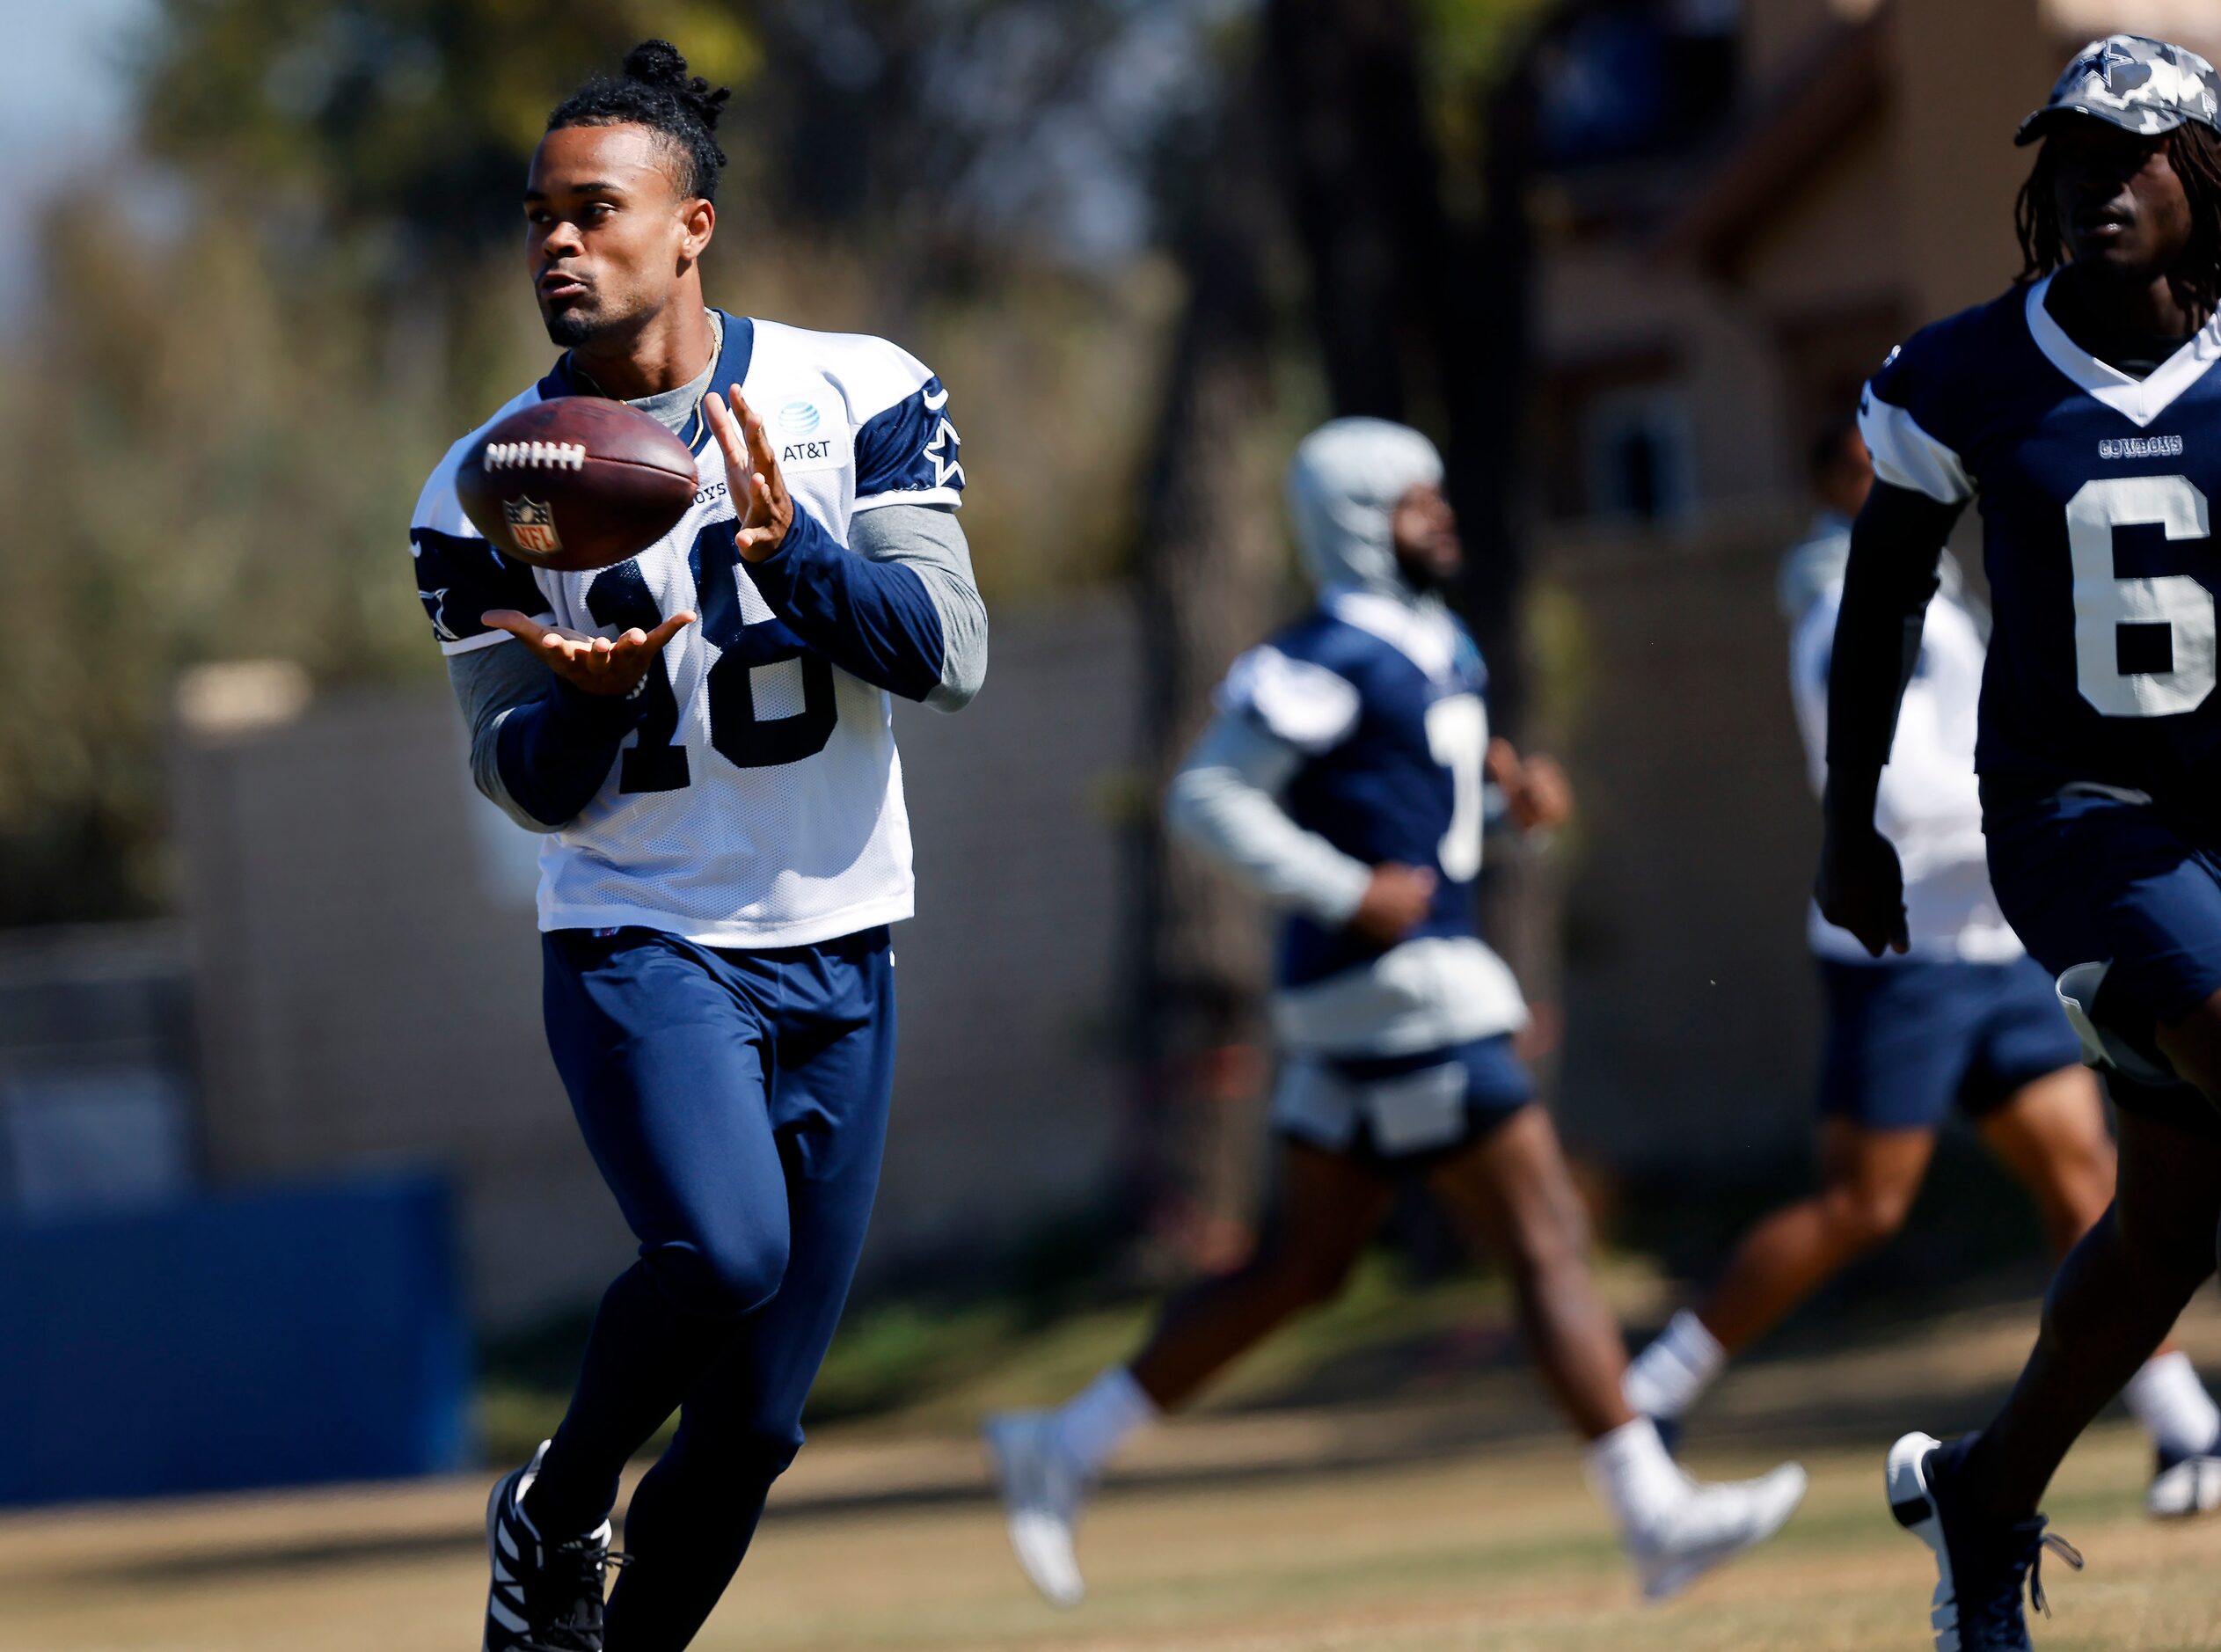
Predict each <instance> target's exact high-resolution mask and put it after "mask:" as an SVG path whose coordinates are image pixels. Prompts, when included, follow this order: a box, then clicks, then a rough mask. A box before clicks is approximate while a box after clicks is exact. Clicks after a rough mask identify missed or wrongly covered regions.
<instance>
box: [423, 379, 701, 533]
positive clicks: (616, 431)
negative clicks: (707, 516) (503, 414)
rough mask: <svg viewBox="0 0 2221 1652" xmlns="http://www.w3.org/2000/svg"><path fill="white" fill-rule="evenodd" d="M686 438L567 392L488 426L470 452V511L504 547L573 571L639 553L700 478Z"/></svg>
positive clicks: (674, 516) (669, 525) (466, 478)
mask: <svg viewBox="0 0 2221 1652" xmlns="http://www.w3.org/2000/svg"><path fill="white" fill-rule="evenodd" d="M700 485H701V484H700V482H699V480H698V478H697V476H696V473H695V470H694V456H693V454H691V453H690V452H689V451H688V450H687V446H686V443H685V442H682V441H680V440H679V439H678V438H677V437H676V436H675V435H672V434H671V433H670V432H669V431H668V430H667V429H665V428H663V427H662V426H661V425H660V424H658V423H657V422H656V421H655V420H653V419H651V418H649V417H648V416H647V414H646V413H640V412H639V411H638V410H636V409H634V408H631V407H627V406H625V404H624V403H623V402H621V401H606V400H604V399H603V398H601V397H599V396H560V397H558V398H555V399H553V400H552V401H543V402H535V403H534V404H533V405H532V406H530V407H522V408H519V409H518V410H517V411H516V412H515V413H511V414H510V415H509V416H508V418H506V419H503V420H499V421H497V422H496V423H494V424H493V426H491V427H490V428H488V429H487V431H486V435H484V436H483V437H482V438H480V440H479V443H478V445H477V446H475V447H473V448H472V449H471V451H470V453H469V454H468V455H467V456H466V457H464V461H463V468H462V470H461V471H458V472H457V475H456V479H455V491H456V493H457V496H458V497H460V499H461V500H462V501H463V509H464V514H465V515H468V516H469V517H470V519H471V522H472V523H476V524H477V526H478V530H479V532H480V533H482V534H484V535H485V536H486V537H487V538H488V539H490V540H492V541H493V544H494V545H497V546H499V547H500V549H501V551H502V552H505V553H506V554H508V555H510V556H513V557H515V558H516V559H517V560H519V561H520V562H530V563H531V564H532V565H533V566H534V567H543V568H562V569H566V570H568V571H570V572H573V573H577V572H582V571H584V570H586V569H589V568H605V567H610V565H612V564H613V563H617V562H622V561H624V560H625V559H626V558H628V557H634V556H638V555H639V553H640V552H643V551H645V550H647V547H648V546H650V545H654V543H655V542H656V541H657V540H658V539H661V537H663V536H664V535H665V534H667V533H668V532H670V531H671V530H672V529H673V528H674V527H675V526H676V525H677V523H678V520H679V518H680V517H682V516H683V515H686V510H687V507H688V506H690V505H691V504H692V503H693V502H694V493H695V490H696V489H697V488H698V487H699V486H700Z"/></svg>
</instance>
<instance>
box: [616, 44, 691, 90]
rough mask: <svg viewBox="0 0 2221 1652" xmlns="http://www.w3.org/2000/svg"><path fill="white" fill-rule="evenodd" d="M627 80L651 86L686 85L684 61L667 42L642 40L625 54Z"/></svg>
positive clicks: (677, 49) (677, 50)
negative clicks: (644, 82) (641, 81)
mask: <svg viewBox="0 0 2221 1652" xmlns="http://www.w3.org/2000/svg"><path fill="white" fill-rule="evenodd" d="M625 78H626V79H628V80H644V81H646V82H647V84H649V85H651V86H683V85H685V84H686V59H684V58H683V57H681V56H680V55H679V48H677V47H676V46H674V45H672V44H671V43H670V41H668V40H642V41H641V42H640V43H639V45H638V46H635V47H634V48H632V50H631V51H629V52H627V53H625Z"/></svg>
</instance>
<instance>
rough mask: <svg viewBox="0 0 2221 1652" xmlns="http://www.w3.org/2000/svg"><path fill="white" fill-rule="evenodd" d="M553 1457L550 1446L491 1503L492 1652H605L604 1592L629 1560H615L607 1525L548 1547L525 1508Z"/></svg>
mask: <svg viewBox="0 0 2221 1652" xmlns="http://www.w3.org/2000/svg"><path fill="white" fill-rule="evenodd" d="M546 1455H547V1442H545V1441H544V1440H543V1441H542V1442H541V1443H540V1449H539V1450H538V1451H535V1452H533V1453H532V1460H531V1461H530V1463H528V1464H526V1465H525V1466H523V1467H522V1468H519V1469H512V1470H511V1471H510V1472H509V1473H507V1474H504V1475H503V1476H502V1477H501V1480H500V1483H499V1484H498V1485H496V1486H495V1487H494V1488H493V1495H492V1496H490V1497H488V1498H487V1499H486V1561H487V1563H488V1564H489V1565H490V1566H491V1567H492V1568H493V1582H492V1583H490V1584H489V1585H488V1586H487V1589H486V1641H485V1652H602V1585H603V1581H604V1579H605V1577H606V1575H607V1573H608V1571H609V1568H610V1566H611V1565H613V1564H621V1563H622V1559H623V1557H622V1556H617V1555H612V1554H611V1553H610V1523H609V1522H608V1521H606V1520H604V1521H603V1522H602V1524H600V1525H598V1526H596V1527H595V1528H594V1530H593V1531H589V1532H588V1533H587V1534H586V1535H585V1536H584V1537H582V1538H573V1539H570V1540H569V1541H568V1542H566V1543H559V1544H556V1545H555V1546H552V1547H550V1546H547V1545H546V1544H544V1543H543V1542H542V1541H541V1539H540V1534H539V1532H538V1531H537V1530H536V1529H535V1528H534V1527H533V1524H532V1523H531V1521H530V1520H529V1519H528V1518H526V1517H525V1513H524V1509H523V1507H522V1504H523V1501H524V1494H525V1493H526V1492H527V1491H528V1490H530V1488H531V1485H532V1482H533V1480H536V1479H537V1478H538V1477H539V1473H540V1459H541V1458H544V1457H545V1456H546Z"/></svg>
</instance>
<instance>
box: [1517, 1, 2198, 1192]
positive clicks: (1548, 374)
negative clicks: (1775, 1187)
mask: <svg viewBox="0 0 2221 1652" xmlns="http://www.w3.org/2000/svg"><path fill="white" fill-rule="evenodd" d="M2116 29H2131V30H2135V31H2137V32H2141V33H2155V34H2160V35H2165V36H2167V37H2169V38H2173V39H2176V40H2181V41H2183V42H2184V43H2186V44H2188V45H2191V46H2194V47H2196V48H2200V49H2203V50H2204V51H2207V52H2209V53H2214V54H2217V55H2221V6H2217V5H2215V4H2211V0H1884V3H1881V4H1877V3H1876V0H1742V4H1740V5H1737V4H1706V3H1704V0H1659V3H1656V4H1569V5H1567V6H1566V7H1565V8H1564V9H1563V11H1561V12H1560V15H1559V18H1558V19H1557V20H1556V22H1555V23H1554V24H1553V26H1551V27H1549V28H1548V29H1547V31H1546V32H1545V36H1544V38H1543V40H1542V42H1541V44H1540V46H1539V47H1538V51H1537V55H1536V56H1535V57H1534V58H1533V60H1532V64H1533V72H1534V74H1535V76H1536V80H1537V85H1538V91H1539V102H1540V110H1541V116H1540V126H1541V131H1540V134H1539V143H1540V146H1541V166H1540V172H1539V175H1538V179H1537V181H1536V186H1535V189H1534V192H1533V196H1532V206H1533V211H1534V214H1535V216H1536V218H1537V221H1538V230H1539V245H1540V252H1539V253H1538V270H1537V278H1538V291H1537V303H1538V335H1539V336H1538V338H1537V340H1535V345H1534V348H1535V352H1536V357H1537V362H1538V369H1539V371H1538V379H1537V383H1536V388H1535V404H1534V408H1533V417H1534V426H1533V429H1534V449H1533V450H1534V453H1535V457H1536V467H1537V468H1536V475H1535V484H1534V487H1535V497H1534V498H1533V500H1532V501H1531V503H1532V506H1533V508H1534V509H1535V512H1536V514H1537V516H1538V520H1539V523H1540V527H1539V532H1538V541H1539V543H1538V568H1539V569H1540V571H1541V574H1542V577H1543V580H1544V582H1545V587H1546V588H1556V589H1557V590H1559V591H1560V592H1561V593H1563V594H1565V595H1566V596H1569V597H1570V598H1571V599H1572V601H1571V603H1570V613H1571V614H1572V616H1573V618H1574V621H1575V622H1576V623H1574V625H1572V626H1571V627H1570V632H1571V636H1572V641H1571V644H1570V653H1571V659H1570V662H1569V663H1568V670H1569V675H1570V676H1571V677H1572V679H1573V687H1574V698H1575V699H1576V701H1577V702H1578V735H1577V740H1576V745H1575V749H1574V757H1575V762H1576V778H1577V780H1578V781H1579V782H1580V783H1581V784H1582V789H1583V792H1584V793H1585V798H1586V801H1587V803H1588V806H1589V815H1588V819H1587V822H1586V826H1585V828H1584V830H1583V831H1582V837H1581V844H1582V859H1581V862H1580V865H1579V866H1578V867H1577V868H1576V869H1575V870H1574V873H1573V874H1572V880H1571V886H1570V891H1569V900H1570V902H1571V917H1572V922H1571V925H1570V937H1569V942H1568V954H1567V964H1566V972H1567V973H1566V997H1567V1017H1568V1022H1569V1026H1570V1027H1571V1028H1572V1035H1571V1037H1570V1040H1569V1042H1568V1046H1567V1056H1566V1062H1565V1069H1564V1088H1565V1107H1566V1110H1567V1115H1568V1124H1569V1128H1570V1130H1571V1133H1572V1135H1573V1136H1574V1137H1575V1139H1576V1140H1577V1141H1578V1142H1579V1143H1580V1144H1581V1145H1582V1147H1583V1148H1584V1150H1586V1151H1589V1152H1590V1153H1591V1154H1592V1155H1595V1156H1598V1157H1602V1158H1604V1159H1606V1160H1607V1161H1609V1162H1612V1163H1615V1164H1617V1165H1618V1166H1621V1167H1624V1168H1641V1167H1645V1166H1648V1167H1652V1168H1659V1169H1665V1168H1672V1169H1677V1170H1680V1169H1687V1168H1690V1167H1692V1161H1697V1160H1702V1161H1706V1162H1710V1163H1713V1164H1718V1163H1721V1162H1728V1161H1733V1160H1735V1159H1743V1160H1745V1161H1746V1162H1748V1161H1752V1160H1757V1159H1763V1158H1764V1157H1767V1156H1770V1155H1772V1154H1775V1153H1778V1152H1781V1151H1794V1148H1795V1145H1796V1144H1797V1143H1798V1142H1799V1141H1801V1138H1802V1133H1803V1130H1804V1128H1805V1119H1806V1112H1805V1109H1804V1107H1803V1105H1802V1103H1803V1098H1804V1096H1805V1095H1806V1093H1807V1092H1808V1085H1809V1083H1810V1078H1811V1071H1812V1064H1813V1062H1814V1061H1815V1059H1816V1055H1815V1037H1816V1031H1817V1019H1816V1018H1817V1008H1818V1005H1817V996H1816V990H1815V988H1814V986H1813V984H1812V977H1811V971H1810V969H1809V967H1808V964H1807V963H1806V961H1805V957H1804V942H1803V903H1804V899H1805V895H1806V891H1807V890H1808V888H1809V885H1810V880H1811V874H1812V866H1813V854H1814V851H1815V849H1816V842H1817V829H1818V821H1817V815H1816V810H1815V809H1814V808H1812V805H1811V799H1810V793H1809V791H1808V784H1807V779H1806V776H1805V771H1804V764H1803V759H1802V755H1801V750H1800V749H1799V746H1798V742H1797V738H1796V734H1795V730H1794V725H1793V723H1792V720H1791V716H1790V710H1789V700H1788V691H1787V683H1786V635H1785V630H1784V626H1783V623H1782V621H1781V620H1780V618H1779V617H1778V616H1777V614H1776V612H1775V609H1774V598H1773V564H1774V559H1775V558H1776V556H1777V555H1778V553H1779V551H1780V549H1781V548H1782V547H1783V546H1784V545H1786V543H1787V542H1788V541H1789V540H1790V539H1791V538H1792V537H1794V535H1795V534H1796V532H1797V531H1798V530H1799V529H1800V528H1801V525H1802V523H1803V522H1804V521H1805V519H1806V515H1807V509H1808V508H1807V506H1806V504H1805V502H1804V489H1805V484H1804V477H1805V463H1806V453H1807V451H1808V448H1809V446H1810V444H1811V442H1812V441H1813V439H1814V438H1815V437H1816V435H1818V434H1819V433H1820V432H1821V431H1822V429H1823V428H1824V427H1825V426H1826V425H1827V424H1828V423H1829V422H1830V421H1832V420H1839V419H1841V418H1843V417H1844V416H1845V415H1846V414H1847V413H1849V412H1851V411H1852V409H1853V408H1854V407H1855V405H1856V402H1857V398H1858V394H1859V385H1860V384H1861V383H1862V381H1863V380H1864V378H1865V377H1866V376H1867V373H1868V372H1870V371H1871V370H1872V369H1874V367H1875V366H1876V365H1878V364H1879V363H1880V362H1881V359H1882V357H1883V355H1885V354H1886V353H1887V352H1888V350H1889V347H1891V346H1892V345H1893V344H1895V343H1896V342H1897V341H1898V340H1901V339H1903V337H1904V336H1905V335H1906V334H1907V333H1910V332H1911V331H1912V330H1913V329H1914V328H1916V327H1918V326H1919V325H1922V324H1923V323H1925V322H1926V321H1929V320H1932V319H1933V318H1937V317H1940V316H1942V315H1945V314H1947V313H1949V312H1950V311H1954V310H1957V309H1960V308H1962V307H1964V306H1966V305H1968V304H1970V303H1978V302H1980V301H1982V300H1984V299H1985V298H1988V297H1991V296H1994V295H1995V294H1996V293H1998V291H1999V290H2001V289H2003V288H2004V287H2005V284H2006V283H2007V282H2008V281H2011V280H2012V279H2013V277H2014V276H2015V275H2016V274H2018V273H2019V270H2020V251H2019V246H2018V243H2017V241H2016V239H2015V238H2014V233H2013V201H2014V198H2015V195H2016V194H2017V193H2018V191H2019V189H2020V183H2021V180H2022V179H2024V178H2025V177H2026V176H2027V168H2028V165H2029V162H2030V154H2029V152H2028V151H2027V150H2016V149H2015V148H2014V147H2013V130H2014V128H2015V127H2016V126H2017V124H2018V123H2019V121H2020V118H2021V117H2022V116H2023V115H2024V114H2026V113H2027V111H2028V110H2030V109H2031V108H2033V107H2035V106H2037V105H2038V104H2039V103H2041V102H2042V99H2043V97H2044V95H2045V93H2046V91H2048V89H2049V86H2050V84H2051V82H2052V80H2053V79H2054V78H2055V77H2056V76H2057V73H2058V71H2059V69H2060V68H2061V67H2062V66H2063V65H2064V62H2065V61H2066V59H2067V57H2068V56H2069V55H2071V52H2072V51H2073V49H2074V48H2076V47H2078V46H2079V45H2080V44H2081V43H2082V42H2083V41H2085V40H2088V39H2090V38H2092V37H2093V36H2095V35H2100V34H2103V33H2109V32H2111V31H2114V30H2116ZM1968 531H1969V545H1968V546H1967V547H1966V549H1967V550H1968V551H1969V552H1970V554H1969V555H1968V556H1967V557H1966V558H1965V559H1966V560H1968V561H1969V563H1970V564H1971V563H1973V562H1975V561H1976V560H1977V559H1978V534H1977V533H1976V531H1975V530H1974V526H1973V524H1972V523H1969V528H1968Z"/></svg>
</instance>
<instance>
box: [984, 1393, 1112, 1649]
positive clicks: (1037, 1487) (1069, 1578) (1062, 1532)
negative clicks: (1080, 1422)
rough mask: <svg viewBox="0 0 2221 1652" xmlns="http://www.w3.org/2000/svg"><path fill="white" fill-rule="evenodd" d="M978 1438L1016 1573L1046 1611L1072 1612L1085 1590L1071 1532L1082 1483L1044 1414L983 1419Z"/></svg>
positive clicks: (1023, 1413)
mask: <svg viewBox="0 0 2221 1652" xmlns="http://www.w3.org/2000/svg"><path fill="white" fill-rule="evenodd" d="M981 1432H982V1434H983V1436H985V1438H986V1441H987V1451H988V1456H989V1458H990V1460H991V1461H992V1463H993V1465H994V1468H995V1483H996V1486H997V1489H999V1490H1000V1491H1001V1493H1002V1496H1003V1521H1004V1524H1005V1526H1006V1527H1007V1528H1008V1530H1009V1531H1010V1539H1011V1550H1012V1553H1015V1554H1016V1555H1017V1556H1018V1564H1019V1569H1020V1570H1021V1571H1023V1572H1024V1573H1025V1574H1026V1578H1027V1580H1028V1581H1029V1582H1030V1583H1032V1584H1033V1585H1034V1588H1036V1589H1038V1590H1041V1595H1042V1597H1044V1598H1045V1599H1047V1600H1048V1603H1049V1604H1051V1605H1053V1606H1077V1605H1078V1604H1079V1602H1080V1597H1081V1596H1082V1595H1084V1594H1085V1593H1086V1592H1087V1586H1086V1584H1085V1583H1083V1582H1081V1580H1080V1575H1079V1559H1078V1556H1077V1555H1076V1554H1074V1553H1073V1552H1072V1528H1073V1526H1074V1525H1075V1524H1078V1519H1079V1508H1080V1504H1081V1502H1083V1501H1085V1498H1086V1495H1087V1482H1086V1480H1085V1477H1084V1476H1083V1475H1082V1474H1081V1473H1079V1471H1078V1469H1077V1468H1075V1467H1074V1466H1072V1465H1071V1463H1070V1461H1069V1460H1068V1459H1067V1458H1066V1457H1065V1455H1064V1452H1063V1450H1062V1449H1061V1448H1059V1446H1058V1445H1057V1444H1056V1438H1055V1429H1054V1425H1053V1423H1052V1422H1051V1421H1050V1419H1049V1416H1048V1414H1047V1413H1046V1412H1041V1411H1009V1412H1005V1413H1003V1414H1000V1415H998V1416H992V1417H990V1418H988V1419H987V1422H986V1423H985V1424H984V1426H983V1428H982V1429H981Z"/></svg>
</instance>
